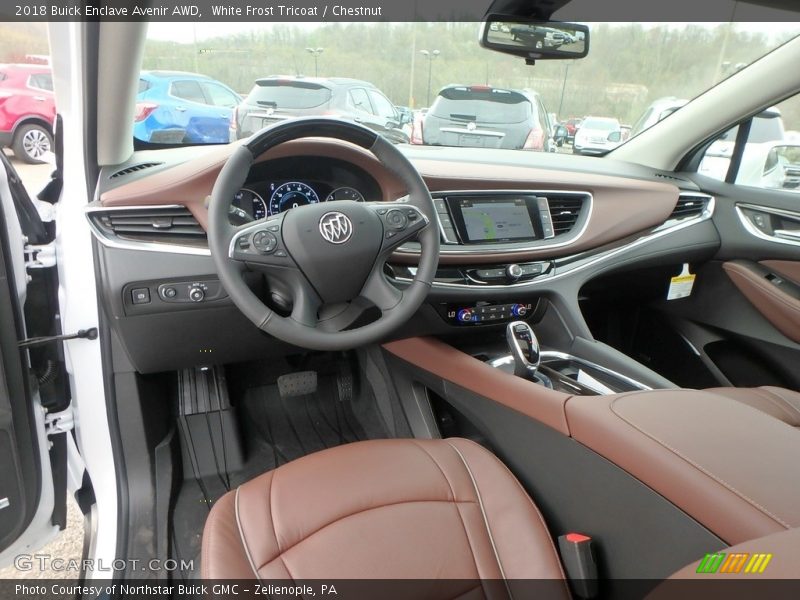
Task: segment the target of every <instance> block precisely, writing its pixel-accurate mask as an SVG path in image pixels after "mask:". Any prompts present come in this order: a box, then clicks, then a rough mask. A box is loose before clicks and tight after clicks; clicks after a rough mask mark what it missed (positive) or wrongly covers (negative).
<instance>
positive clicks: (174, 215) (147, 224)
mask: <svg viewBox="0 0 800 600" xmlns="http://www.w3.org/2000/svg"><path fill="white" fill-rule="evenodd" d="M90 219H91V220H92V222H93V223H94V224H95V226H96V227H97V228H98V229H100V230H102V231H103V233H105V234H106V237H116V238H120V239H125V240H135V241H140V242H161V243H172V244H183V245H191V246H206V245H207V238H206V232H205V230H204V229H203V228H202V227H201V226H200V224H199V223H198V222H197V219H195V218H194V215H192V213H191V212H190V211H189V209H187V208H186V207H183V206H168V207H153V208H145V207H142V208H131V209H117V210H109V211H96V212H93V213H91V214H90Z"/></svg>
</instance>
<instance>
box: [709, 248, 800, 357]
mask: <svg viewBox="0 0 800 600" xmlns="http://www.w3.org/2000/svg"><path fill="white" fill-rule="evenodd" d="M765 266H766V265H765ZM722 268H723V269H725V272H726V273H727V274H728V277H730V278H731V281H733V283H734V285H735V286H736V287H737V288H738V289H739V291H740V292H741V293H742V294H743V295H744V297H745V298H747V299H748V300H749V301H750V303H751V304H752V305H753V306H755V307H756V309H757V310H758V312H760V313H761V314H762V315H763V316H764V318H765V319H767V320H768V321H769V322H770V323H772V324H773V325H774V326H775V328H776V329H777V330H778V331H780V332H781V333H782V334H783V335H785V336H786V337H788V338H789V339H790V340H792V341H795V342H798V343H800V301H798V300H797V299H796V298H793V297H792V296H790V295H789V294H786V293H784V292H783V291H781V290H780V288H778V287H777V286H775V285H774V284H772V283H770V282H769V281H767V280H766V279H765V278H764V277H762V276H761V275H760V274H758V273H756V272H754V271H752V270H751V269H749V268H747V265H746V264H742V263H740V262H733V261H731V262H726V263H723V265H722ZM776 271H777V269H776Z"/></svg>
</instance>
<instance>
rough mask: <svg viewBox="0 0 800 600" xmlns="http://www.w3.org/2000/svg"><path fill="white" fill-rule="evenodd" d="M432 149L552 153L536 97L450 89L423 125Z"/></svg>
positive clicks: (473, 88)
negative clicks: (462, 148)
mask: <svg viewBox="0 0 800 600" xmlns="http://www.w3.org/2000/svg"><path fill="white" fill-rule="evenodd" d="M421 139H422V142H423V143H424V144H426V145H431V146H461V147H476V148H506V149H513V150H533V151H538V152H542V151H548V152H549V151H551V150H553V149H554V146H555V144H554V142H553V140H552V132H551V129H550V123H549V119H548V116H547V109H546V108H545V106H544V103H543V102H542V99H541V97H540V96H539V94H538V93H536V92H531V91H519V90H510V89H502V88H493V87H491V86H487V85H473V86H464V85H450V86H447V87H445V88H444V89H442V90H441V91H440V92H439V93H438V94H437V96H436V99H435V100H434V102H433V104H432V105H431V108H430V110H429V111H428V113H427V114H426V115H425V118H424V120H423V121H422V132H421Z"/></svg>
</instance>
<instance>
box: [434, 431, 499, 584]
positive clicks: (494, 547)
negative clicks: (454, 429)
mask: <svg viewBox="0 0 800 600" xmlns="http://www.w3.org/2000/svg"><path fill="white" fill-rule="evenodd" d="M447 445H448V446H450V447H451V448H452V449H453V450H455V453H456V454H458V457H459V458H460V459H461V462H462V463H463V465H464V468H465V469H466V470H467V473H468V474H469V478H470V480H471V481H472V487H473V489H474V490H475V495H476V496H477V497H478V506H479V507H480V509H481V515H482V516H483V524H484V526H485V527H486V533H487V535H488V536H489V542H491V544H492V551H493V552H494V558H495V560H496V561H497V567H498V568H499V569H500V576H501V577H502V578H503V583H504V584H505V586H506V591H507V592H508V597H509V598H513V597H514V596H513V594H512V593H511V587H510V586H509V585H508V580H507V579H506V573H505V570H504V569H503V563H502V562H501V561H500V555H499V554H498V553H497V545H496V544H495V543H494V536H493V535H492V529H491V528H490V527H489V519H488V518H487V517H486V510H485V509H484V507H483V498H481V492H480V490H479V489H478V484H477V482H476V481H475V476H474V475H473V474H472V469H470V468H469V465H468V464H467V461H466V459H465V458H464V455H463V454H461V451H460V450H459V449H458V448H456V447H455V446H454V445H453V444H451V443H450V442H449V441H448V442H447Z"/></svg>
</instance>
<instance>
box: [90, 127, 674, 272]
mask: <svg viewBox="0 0 800 600" xmlns="http://www.w3.org/2000/svg"><path fill="white" fill-rule="evenodd" d="M237 145H238V144H229V145H225V146H220V147H218V148H217V147H215V148H213V149H207V148H203V149H202V150H199V151H198V154H199V155H198V157H197V158H194V159H192V160H189V161H187V162H185V163H182V164H179V165H177V166H175V167H172V168H170V169H166V170H164V171H159V172H157V173H154V174H153V175H150V176H148V177H144V178H141V179H138V180H136V181H133V182H131V183H129V184H124V185H121V186H119V187H117V188H114V189H111V190H108V191H107V192H104V193H103V194H102V195H101V197H100V202H101V204H102V205H103V206H107V207H119V206H148V205H150V206H152V205H165V204H178V205H183V206H186V207H187V208H188V209H189V210H190V211H191V212H192V214H193V215H194V217H195V218H196V219H197V220H198V222H199V223H200V225H201V226H202V227H203V228H207V227H208V211H207V210H206V199H207V197H208V196H209V194H210V193H211V189H212V188H213V186H214V182H215V181H216V179H217V176H218V174H219V172H220V169H221V168H222V165H223V164H224V163H225V160H226V159H227V158H228V156H230V154H231V152H233V149H234V148H236V146H237ZM288 156H309V157H313V156H323V157H330V158H338V159H342V160H346V161H348V162H351V163H352V164H354V165H356V166H358V167H360V168H362V169H363V170H364V171H366V172H367V173H368V174H370V175H371V176H372V177H373V178H374V179H375V180H376V181H377V182H378V185H379V186H380V187H381V190H382V192H383V198H382V199H383V200H394V199H396V198H399V197H401V196H402V195H403V194H405V189H404V187H403V185H402V184H401V183H400V181H399V180H398V179H397V178H396V177H395V176H394V175H392V174H391V173H389V172H388V171H387V170H386V169H384V168H383V166H382V165H381V163H380V162H379V161H378V159H377V158H375V157H374V156H373V155H372V154H371V153H370V152H368V151H366V150H364V149H363V148H359V147H357V146H354V145H352V144H349V143H347V142H342V141H339V140H331V139H323V138H308V139H303V140H296V141H293V142H288V143H286V144H282V145H281V146H278V147H276V148H274V149H272V150H270V151H269V152H267V153H265V154H264V155H263V156H261V157H259V158H258V162H262V161H267V160H270V159H275V158H282V157H288ZM415 165H416V167H417V169H418V170H419V172H420V174H421V175H422V177H423V179H425V182H426V183H427V185H428V187H429V188H430V190H431V191H433V192H437V191H471V190H498V189H503V190H509V189H510V190H514V189H518V190H569V191H580V192H589V193H591V194H592V196H593V208H592V214H591V218H590V220H589V223H588V224H587V227H586V230H585V231H584V232H583V235H582V236H581V237H580V238H578V239H577V240H575V242H573V243H571V244H566V245H564V246H561V247H559V248H550V249H540V250H536V249H526V250H519V251H508V252H500V253H498V252H493V251H491V250H490V249H487V250H486V251H485V252H475V253H469V254H466V255H462V254H448V253H447V248H443V249H442V250H443V251H444V252H443V253H442V255H441V259H440V262H441V263H442V264H479V263H488V262H508V261H523V260H531V259H536V258H553V257H557V256H566V255H570V254H574V253H575V252H581V251H585V250H590V249H593V248H597V247H599V246H602V245H604V244H608V243H610V242H614V241H617V240H621V239H624V238H626V237H629V236H631V235H633V234H636V233H640V232H643V231H646V230H648V229H650V228H652V227H655V226H658V225H661V224H662V223H664V221H666V220H667V218H668V217H669V215H670V213H671V212H672V210H673V209H674V208H675V205H676V203H677V201H678V188H677V187H676V186H674V185H672V184H669V183H662V182H656V181H643V180H638V179H629V178H625V177H617V176H612V175H598V174H589V173H575V172H568V171H559V170H549V169H540V168H535V167H521V166H509V165H492V164H482V163H462V162H455V161H439V160H425V159H422V160H415ZM416 259H417V255H416V254H415V253H408V252H403V253H399V252H398V253H396V254H395V256H394V257H393V260H397V261H398V262H405V263H408V262H411V263H414V262H416Z"/></svg>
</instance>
